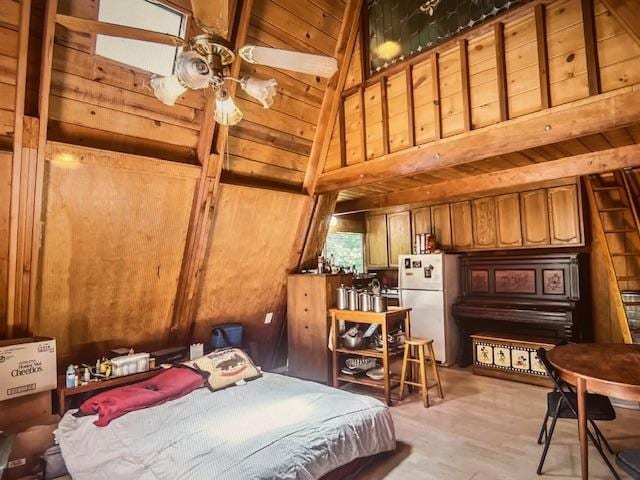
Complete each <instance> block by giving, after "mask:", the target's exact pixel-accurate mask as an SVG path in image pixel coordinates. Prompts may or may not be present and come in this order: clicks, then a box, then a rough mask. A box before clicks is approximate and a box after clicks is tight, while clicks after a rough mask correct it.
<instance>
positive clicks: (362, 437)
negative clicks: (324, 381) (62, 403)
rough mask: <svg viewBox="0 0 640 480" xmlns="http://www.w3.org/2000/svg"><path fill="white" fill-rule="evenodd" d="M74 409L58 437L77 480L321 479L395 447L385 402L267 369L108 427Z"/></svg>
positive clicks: (63, 453) (200, 390) (146, 410)
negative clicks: (240, 381)
mask: <svg viewBox="0 0 640 480" xmlns="http://www.w3.org/2000/svg"><path fill="white" fill-rule="evenodd" d="M72 412H73V411H69V412H67V414H66V415H65V416H64V417H63V419H62V420H61V422H60V425H59V427H58V432H57V438H58V442H59V443H60V447H61V450H62V455H63V457H64V460H65V463H66V465H67V468H68V470H69V473H70V474H71V476H72V477H73V479H74V480H125V479H126V480H134V479H141V480H152V479H153V480H158V479H166V480H176V479H194V480H199V479H202V480H205V479H206V480H211V479H219V480H244V479H246V480H253V479H255V480H262V479H263V480H267V479H268V480H272V479H276V478H277V479H283V480H285V479H295V480H303V479H304V480H307V479H319V478H320V477H322V476H323V475H324V474H326V473H328V472H330V471H332V470H335V469H336V468H338V467H340V466H342V465H345V464H347V463H349V462H351V461H353V460H355V459H357V458H361V457H366V456H370V455H374V454H377V453H380V452H384V451H390V450H393V449H394V448H395V432H394V427H393V421H392V419H391V414H390V412H389V409H388V408H387V407H386V406H385V405H383V404H382V403H381V402H380V401H378V400H376V399H374V398H371V397H367V396H362V395H355V394H352V393H348V392H344V391H342V390H338V389H334V388H330V387H326V386H324V385H319V384H316V383H312V382H306V381H302V380H298V379H294V378H290V377H286V376H282V375H275V374H269V373H265V374H264V375H263V377H262V378H260V379H257V380H254V381H251V382H248V383H247V384H245V385H242V386H235V387H232V388H228V389H226V390H221V391H218V392H215V393H212V392H210V391H209V390H208V389H206V388H200V389H198V390H195V391H194V392H191V393H190V394H188V395H186V396H184V397H182V398H180V399H177V400H173V401H171V402H167V403H165V404H163V405H159V406H156V407H152V408H148V409H145V410H140V411H137V412H132V413H129V414H127V415H125V416H123V417H121V418H118V419H115V420H113V421H112V422H111V423H110V424H109V425H108V426H107V427H96V426H95V425H94V424H93V421H94V420H95V418H96V417H94V416H90V417H81V418H75V417H73V416H72V415H71V413H72Z"/></svg>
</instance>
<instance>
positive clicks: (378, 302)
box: [373, 295, 388, 313]
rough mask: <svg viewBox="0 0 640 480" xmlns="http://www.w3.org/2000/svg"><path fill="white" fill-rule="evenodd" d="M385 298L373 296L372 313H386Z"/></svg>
mask: <svg viewBox="0 0 640 480" xmlns="http://www.w3.org/2000/svg"><path fill="white" fill-rule="evenodd" d="M387 308H388V304H387V297H383V296H382V295H374V296H373V311H374V312H376V313H384V312H386V311H387Z"/></svg>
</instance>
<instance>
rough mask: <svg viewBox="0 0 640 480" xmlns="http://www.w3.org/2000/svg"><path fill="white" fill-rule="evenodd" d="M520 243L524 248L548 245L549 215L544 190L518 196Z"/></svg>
mask: <svg viewBox="0 0 640 480" xmlns="http://www.w3.org/2000/svg"><path fill="white" fill-rule="evenodd" d="M520 212H521V216H522V243H523V245H524V246H526V247H539V246H544V245H549V215H548V210H547V192H546V190H531V191H529V192H522V193H521V194H520Z"/></svg>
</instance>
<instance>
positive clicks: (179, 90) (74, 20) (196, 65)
mask: <svg viewBox="0 0 640 480" xmlns="http://www.w3.org/2000/svg"><path fill="white" fill-rule="evenodd" d="M191 6H192V11H193V18H194V20H195V23H196V25H197V26H198V27H199V28H200V29H201V30H202V31H203V33H202V34H201V35H197V36H195V37H192V38H190V39H188V40H185V39H182V38H180V37H176V36H174V35H168V34H164V33H159V32H153V31H150V30H144V29H141V28H135V27H128V26H124V25H116V24H113V23H106V22H100V21H97V20H88V19H84V18H79V17H73V16H69V15H61V14H58V15H56V22H57V23H58V24H60V25H62V26H64V27H66V28H68V29H70V30H74V31H77V32H85V33H87V32H88V33H93V34H99V35H108V36H112V37H121V38H128V39H132V40H142V41H147V42H153V43H159V44H163V45H171V46H176V47H182V48H184V50H183V51H182V52H180V53H179V54H178V57H177V60H176V65H175V73H174V74H173V75H171V76H167V77H162V76H158V75H152V76H151V86H152V88H153V91H154V93H155V95H156V97H157V98H158V99H159V100H160V101H161V102H163V103H165V104H167V105H174V104H175V102H176V100H177V99H178V97H179V96H180V95H182V94H183V93H184V92H186V91H187V89H193V90H200V89H204V88H208V87H211V88H213V89H214V91H215V95H216V112H215V119H216V121H217V122H218V123H220V124H222V125H234V124H236V123H238V122H239V121H240V120H242V111H240V109H239V108H238V107H237V106H236V105H235V103H234V101H233V99H232V98H231V97H230V96H229V93H228V91H227V89H226V87H225V82H226V81H235V82H238V83H239V84H240V87H241V88H242V89H243V90H244V91H245V92H246V93H247V94H248V95H250V96H252V97H253V98H255V99H256V100H258V101H259V102H260V103H261V104H262V106H263V107H264V108H269V107H270V106H271V105H272V104H273V97H274V96H275V94H276V87H277V83H276V81H275V80H273V79H270V80H262V79H259V78H255V77H242V78H239V79H237V78H233V77H229V76H225V67H227V66H228V65H230V64H231V63H233V62H234V61H239V60H238V57H240V58H241V59H242V60H244V61H246V62H249V63H253V64H257V65H265V66H268V67H273V68H279V69H284V70H291V71H294V72H299V73H306V74H309V75H316V76H320V77H327V78H328V77H331V76H332V75H333V74H334V73H335V72H336V70H337V69H338V64H337V61H336V59H335V58H332V57H327V56H324V55H313V54H309V53H302V52H294V51H289V50H282V49H279V48H271V47H263V46H257V45H244V46H243V47H240V48H239V49H238V51H237V52H235V51H234V49H233V46H232V45H231V44H230V43H229V42H228V41H227V40H225V37H226V36H227V33H228V30H229V0H191Z"/></svg>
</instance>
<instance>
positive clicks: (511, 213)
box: [495, 193, 522, 248]
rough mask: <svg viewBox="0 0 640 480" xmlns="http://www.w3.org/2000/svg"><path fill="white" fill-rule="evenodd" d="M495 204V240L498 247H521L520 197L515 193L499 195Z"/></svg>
mask: <svg viewBox="0 0 640 480" xmlns="http://www.w3.org/2000/svg"><path fill="white" fill-rule="evenodd" d="M495 203H496V237H497V238H496V240H497V242H498V247H500V248H509V247H521V246H522V226H521V223H520V196H519V195H518V194H517V193H510V194H508V195H499V196H497V197H495Z"/></svg>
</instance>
